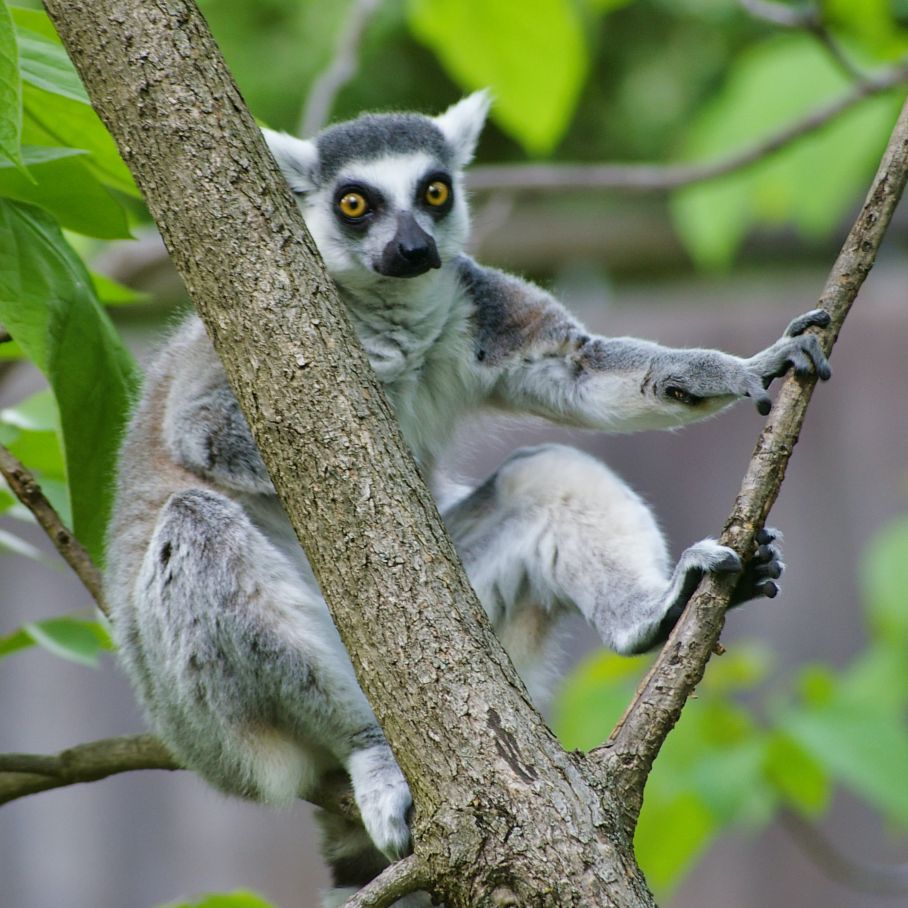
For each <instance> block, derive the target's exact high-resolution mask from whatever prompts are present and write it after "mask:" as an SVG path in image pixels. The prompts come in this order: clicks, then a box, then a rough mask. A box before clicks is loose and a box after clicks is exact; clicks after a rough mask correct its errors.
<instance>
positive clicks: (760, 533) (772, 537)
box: [754, 527, 782, 545]
mask: <svg viewBox="0 0 908 908" xmlns="http://www.w3.org/2000/svg"><path fill="white" fill-rule="evenodd" d="M754 538H755V539H756V541H757V545H769V544H770V543H771V542H775V541H776V539H781V538H782V534H781V533H780V532H779V531H778V530H777V529H775V528H773V527H760V529H759V530H757V532H756V534H755V536H754Z"/></svg>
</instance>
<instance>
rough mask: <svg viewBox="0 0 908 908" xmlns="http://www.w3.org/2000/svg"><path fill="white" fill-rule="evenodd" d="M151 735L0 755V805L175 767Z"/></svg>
mask: <svg viewBox="0 0 908 908" xmlns="http://www.w3.org/2000/svg"><path fill="white" fill-rule="evenodd" d="M179 768H180V767H179V766H178V765H177V763H176V761H175V760H174V759H173V757H171V755H170V754H169V753H168V751H167V750H166V748H165V747H164V745H163V744H161V743H160V741H158V740H157V739H156V738H154V737H152V735H130V736H127V737H122V738H105V739H104V740H101V741H92V742H91V743H90V744H80V745H79V746H77V747H71V748H69V749H68V750H64V751H61V752H60V753H59V754H54V755H45V754H0V804H6V803H8V802H9V801H14V800H16V799H17V798H23V797H25V796H26V795H31V794H35V793H37V792H39V791H47V790H48V789H51V788H62V787H63V786H66V785H78V784H79V783H81V782H96V781H97V780H98V779H106V778H107V777H108V776H112V775H117V774H118V773H121V772H130V771H132V770H137V769H171V770H173V769H179Z"/></svg>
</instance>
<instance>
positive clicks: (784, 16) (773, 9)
mask: <svg viewBox="0 0 908 908" xmlns="http://www.w3.org/2000/svg"><path fill="white" fill-rule="evenodd" d="M739 2H740V4H741V6H742V7H743V8H744V9H745V10H747V12H748V13H750V15H751V16H753V17H754V18H755V19H762V20H763V21H764V22H771V23H772V24H773V25H780V26H782V28H792V29H801V30H803V31H805V32H807V33H808V34H810V35H812V36H813V37H814V38H816V39H817V41H819V42H820V44H821V45H822V46H823V49H824V50H825V51H826V52H827V53H828V54H829V56H830V57H831V58H832V60H833V62H834V63H835V64H836V66H838V67H839V69H841V70H842V72H843V73H845V75H846V76H847V77H848V78H849V79H854V80H855V81H856V82H859V81H861V80H862V79H863V78H864V73H863V72H862V71H861V70H860V69H858V68H857V67H856V66H855V65H854V63H852V62H851V60H850V59H849V57H848V55H847V54H846V53H845V51H843V50H842V47H841V45H840V44H839V42H838V41H836V39H835V38H834V37H833V36H832V33H831V32H830V31H829V28H828V27H827V25H826V22H825V21H824V19H823V13H822V11H821V10H820V9H818V8H817V7H816V6H815V5H814V4H809V5H808V6H802V7H794V6H786V5H785V4H783V3H776V2H775V0H739Z"/></svg>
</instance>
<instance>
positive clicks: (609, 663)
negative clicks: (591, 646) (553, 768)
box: [553, 650, 650, 750]
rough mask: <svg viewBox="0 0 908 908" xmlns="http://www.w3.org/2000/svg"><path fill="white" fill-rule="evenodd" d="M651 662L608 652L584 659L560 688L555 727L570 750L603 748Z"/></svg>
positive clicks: (641, 658) (642, 658) (646, 659)
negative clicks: (599, 746) (600, 745)
mask: <svg viewBox="0 0 908 908" xmlns="http://www.w3.org/2000/svg"><path fill="white" fill-rule="evenodd" d="M649 662H650V660H649V658H648V657H646V656H639V657H635V658H631V659H629V658H627V657H625V656H617V655H615V654H614V653H610V652H607V651H605V650H602V651H599V652H597V653H595V654H594V655H592V656H590V657H589V658H587V659H585V660H584V661H583V662H582V663H581V664H580V665H579V666H578V667H577V668H576V669H575V670H574V671H573V672H572V673H571V675H570V677H569V678H568V679H567V680H566V681H565V683H564V684H563V685H562V687H561V691H560V693H559V695H558V701H557V703H556V705H555V710H554V712H555V716H554V722H553V726H554V728H555V731H556V733H557V735H558V737H559V739H560V740H561V743H562V744H563V745H564V747H566V748H567V749H569V750H571V749H574V748H579V749H581V750H590V749H592V748H593V747H595V746H596V745H597V744H601V743H602V742H603V741H604V740H605V739H606V738H607V737H608V736H609V733H610V732H611V730H612V728H613V727H614V725H615V723H616V722H617V721H618V719H619V718H620V717H621V714H622V712H623V711H624V708H625V706H627V703H628V700H629V699H630V696H631V694H632V693H633V689H634V686H635V683H636V681H637V679H638V678H639V677H640V675H641V674H642V673H643V671H644V670H645V668H646V666H647V665H648V664H649Z"/></svg>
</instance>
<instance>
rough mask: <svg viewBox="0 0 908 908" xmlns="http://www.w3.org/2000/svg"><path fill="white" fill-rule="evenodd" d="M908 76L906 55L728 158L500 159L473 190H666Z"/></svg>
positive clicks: (726, 169)
mask: <svg viewBox="0 0 908 908" xmlns="http://www.w3.org/2000/svg"><path fill="white" fill-rule="evenodd" d="M906 81H908V60H903V61H902V62H901V63H899V64H898V65H897V66H894V67H892V68H891V69H886V70H884V71H882V72H881V73H878V74H877V75H875V76H870V77H867V78H866V79H863V80H861V82H860V83H859V84H857V85H855V86H854V88H852V89H851V91H850V92H848V93H847V94H845V95H843V96H842V97H841V98H838V99H837V100H835V101H832V102H830V103H829V104H826V105H825V106H823V107H819V108H817V109H816V110H814V111H812V112H811V113H809V114H808V115H807V116H805V117H804V118H803V119H801V120H798V121H797V122H795V123H792V124H790V125H789V126H786V127H785V128H783V129H780V130H779V131H778V132H777V133H775V134H774V135H772V136H769V138H767V139H764V140H763V141H761V142H757V143H755V144H754V145H751V146H750V147H749V148H745V149H743V150H741V151H736V152H733V153H732V154H730V155H727V156H726V157H724V158H718V159H717V160H714V161H706V162H701V163H695V164H665V165H660V164H496V165H487V166H485V167H475V168H473V170H471V171H469V172H468V173H467V185H468V186H469V188H470V189H471V190H473V191H476V192H479V191H482V192H488V191H490V190H511V191H521V192H522V191H533V192H552V191H555V190H562V189H583V190H603V189H612V190H621V191H624V192H654V191H659V192H664V191H667V190H670V189H678V188H680V187H681V186H690V185H692V184H694V183H703V182H706V181H707V180H713V179H716V178H717V177H721V176H724V175H725V174H727V173H731V172H732V171H736V170H743V169H744V168H745V167H748V166H750V165H751V164H755V163H757V162H758V161H761V160H762V159H763V158H766V157H769V156H770V155H771V154H774V153H775V152H777V151H780V150H781V149H782V148H784V147H785V146H786V145H789V144H790V143H791V142H793V141H795V139H799V138H801V136H805V135H807V134H808V133H811V132H815V131H816V130H818V129H820V128H821V127H822V126H825V125H826V124H827V123H829V122H830V121H831V120H833V119H835V118H836V117H837V116H839V115H840V114H842V113H844V112H845V111H846V110H848V109H849V108H851V107H854V106H855V105H856V104H858V103H860V102H861V101H863V100H864V99H865V98H869V97H871V96H872V95H876V94H879V93H881V92H884V91H887V90H888V89H890V88H894V87H895V86H896V85H900V84H902V83H904V82H906Z"/></svg>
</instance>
